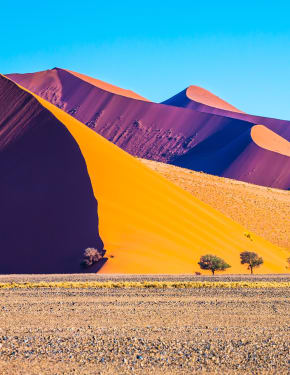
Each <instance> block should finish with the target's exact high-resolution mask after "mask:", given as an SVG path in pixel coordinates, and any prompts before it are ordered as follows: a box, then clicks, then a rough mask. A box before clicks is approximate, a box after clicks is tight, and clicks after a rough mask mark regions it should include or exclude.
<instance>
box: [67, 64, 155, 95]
mask: <svg viewBox="0 0 290 375" xmlns="http://www.w3.org/2000/svg"><path fill="white" fill-rule="evenodd" d="M65 70H66V71H67V72H69V73H71V74H73V75H74V76H76V77H78V78H80V79H82V80H83V81H86V82H88V83H91V84H92V85H94V86H96V87H98V88H100V89H102V90H105V91H109V92H111V93H113V94H117V95H121V96H125V97H127V98H132V99H137V100H143V101H146V102H149V100H148V99H146V98H144V97H143V96H141V95H139V94H137V93H135V92H134V91H132V90H126V89H122V88H121V87H118V86H114V85H112V84H110V83H107V82H104V81H101V80H99V79H96V78H92V77H89V76H87V75H85V74H81V73H77V72H73V71H72V70H68V69H65Z"/></svg>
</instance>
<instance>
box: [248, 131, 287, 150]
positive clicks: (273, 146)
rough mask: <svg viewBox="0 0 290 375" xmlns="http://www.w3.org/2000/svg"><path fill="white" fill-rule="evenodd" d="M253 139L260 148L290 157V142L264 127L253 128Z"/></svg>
mask: <svg viewBox="0 0 290 375" xmlns="http://www.w3.org/2000/svg"><path fill="white" fill-rule="evenodd" d="M251 137H252V139H253V141H254V142H255V143H256V144H257V145H258V146H260V147H262V148H264V149H266V150H269V151H274V152H278V154H281V155H286V156H290V142H288V141H287V139H285V138H283V137H281V136H280V135H279V134H277V133H275V132H273V131H272V130H270V129H268V128H267V127H266V126H264V125H255V126H253V127H252V128H251Z"/></svg>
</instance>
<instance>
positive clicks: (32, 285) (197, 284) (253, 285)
mask: <svg viewBox="0 0 290 375" xmlns="http://www.w3.org/2000/svg"><path fill="white" fill-rule="evenodd" d="M36 288H61V289H71V288H73V289H111V288H123V289H127V288H138V289H144V288H145V289H146V288H147V289H148V288H151V289H152V288H155V289H168V288H171V289H172V288H173V289H184V288H194V289H201V288H203V289H204V288H206V289H208V288H211V289H212V288H215V289H216V288H225V289H240V288H247V289H257V288H262V289H264V288H290V282H289V281H281V282H277V281H272V282H271V281H116V282H113V281H105V282H101V281H84V282H80V281H70V282H69V281H59V282H48V281H42V282H22V283H17V282H10V283H0V289H36Z"/></svg>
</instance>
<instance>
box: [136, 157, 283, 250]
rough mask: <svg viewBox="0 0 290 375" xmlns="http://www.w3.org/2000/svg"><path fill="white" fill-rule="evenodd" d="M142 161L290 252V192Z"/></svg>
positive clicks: (150, 161)
mask: <svg viewBox="0 0 290 375" xmlns="http://www.w3.org/2000/svg"><path fill="white" fill-rule="evenodd" d="M140 161H142V163H144V164H145V165H147V166H148V167H149V168H151V169H153V170H154V171H156V172H158V173H160V174H161V175H162V176H164V177H166V178H167V179H168V180H170V181H171V182H173V183H175V184H176V185H178V186H180V187H181V188H183V189H184V190H186V191H188V192H190V193H192V194H193V195H194V196H195V197H197V198H199V199H200V200H201V201H203V202H205V203H207V204H209V205H210V206H211V207H214V208H216V209H217V210H218V211H220V212H222V213H223V214H225V215H226V216H228V217H230V218H232V219H233V220H234V221H236V222H237V223H239V224H241V225H243V226H244V227H246V228H248V229H249V230H250V231H252V232H254V233H256V234H258V235H260V236H262V237H264V238H266V239H267V240H268V241H270V242H272V243H274V244H276V245H278V246H281V247H284V248H287V249H288V250H289V251H290V235H289V230H288V228H290V217H289V212H290V195H289V192H288V191H285V190H280V189H272V188H266V187H264V186H258V185H254V184H247V183H245V182H241V181H235V180H231V179H229V178H224V177H217V176H212V175H209V174H206V173H200V172H195V171H191V170H189V169H185V168H179V167H176V166H174V165H168V164H165V163H159V162H156V161H152V160H145V159H140ZM289 255H290V254H289Z"/></svg>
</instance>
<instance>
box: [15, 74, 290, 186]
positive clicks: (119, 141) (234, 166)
mask: <svg viewBox="0 0 290 375" xmlns="http://www.w3.org/2000/svg"><path fill="white" fill-rule="evenodd" d="M8 76H9V78H11V79H12V80H14V81H15V82H17V83H18V84H20V85H21V86H24V87H25V88H26V89H28V90H30V91H32V92H34V93H35V94H37V95H39V96H41V97H42V98H44V99H46V100H48V101H49V102H51V103H52V104H55V105H56V106H57V107H59V108H61V109H63V110H64V111H66V112H67V113H69V114H70V115H71V116H73V117H74V118H76V119H77V120H79V121H81V122H82V123H84V124H86V125H87V126H88V127H90V128H91V129H93V130H94V131H95V132H97V133H98V134H100V135H102V136H103V137H105V138H106V139H108V140H109V141H111V142H113V143H114V144H116V145H117V146H119V147H120V148H122V149H123V150H125V151H127V152H128V153H130V154H131V155H133V156H138V157H142V158H145V159H149V160H156V161H162V162H166V163H169V164H174V165H178V166H181V167H185V168H189V169H192V170H196V171H204V172H206V173H210V174H214V175H218V176H223V177H229V178H233V179H237V180H241V181H246V182H251V183H255V184H259V185H264V186H271V187H276V188H281V189H289V188H290V175H289V169H290V158H289V157H287V156H285V155H284V154H283V152H273V151H271V150H273V149H274V147H272V148H270V149H269V147H267V148H263V147H259V146H258V145H257V144H256V143H255V142H254V141H253V139H252V137H251V128H252V127H253V124H255V123H254V122H253V121H252V120H251V118H250V120H251V121H244V120H243V121H242V120H239V119H235V118H232V117H230V116H220V115H215V114H213V113H204V112H203V111H201V110H200V109H199V108H198V110H195V109H191V108H180V107H179V106H173V105H163V104H158V103H151V102H146V101H142V100H136V99H133V98H131V97H130V98H129V97H125V96H121V95H117V94H115V93H112V92H109V91H106V90H103V89H102V88H100V87H96V86H95V84H93V83H90V82H89V81H91V80H90V79H89V78H81V77H82V75H78V76H76V73H71V72H69V71H66V70H63V69H59V68H55V69H53V70H52V71H46V72H36V73H33V74H10V75H8ZM93 82H94V81H93ZM187 99H188V98H187ZM191 102H193V101H191ZM181 107H182V105H181ZM209 108H212V107H209ZM216 110H219V111H221V110H220V109H216ZM226 112H229V111H226ZM229 113H233V112H229ZM240 115H243V114H240ZM270 120H271V119H269V123H267V124H266V125H267V127H268V128H269V129H270V130H272V131H273V132H275V133H276V134H278V135H280V136H281V137H283V138H285V139H286V140H289V139H290V132H289V129H290V127H289V126H288V125H289V124H288V125H287V124H286V125H287V126H286V125H285V123H286V122H283V121H282V122H281V121H280V120H273V119H272V120H273V121H272V120H271V121H270ZM258 123H259V124H265V123H263V122H261V121H260V122H258ZM275 147H276V146H275ZM275 150H276V148H275ZM269 165H271V168H269Z"/></svg>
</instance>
